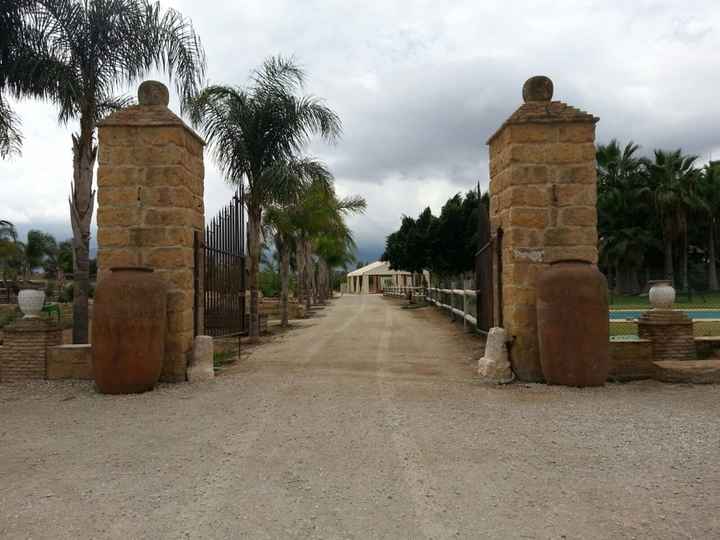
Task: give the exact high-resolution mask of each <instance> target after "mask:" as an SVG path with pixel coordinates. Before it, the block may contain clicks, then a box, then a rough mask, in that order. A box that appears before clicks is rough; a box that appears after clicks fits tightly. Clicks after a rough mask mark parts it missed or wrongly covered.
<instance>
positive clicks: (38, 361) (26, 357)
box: [0, 319, 62, 382]
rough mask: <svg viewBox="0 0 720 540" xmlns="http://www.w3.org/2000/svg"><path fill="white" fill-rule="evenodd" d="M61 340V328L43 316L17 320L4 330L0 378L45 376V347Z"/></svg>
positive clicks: (37, 377)
mask: <svg viewBox="0 0 720 540" xmlns="http://www.w3.org/2000/svg"><path fill="white" fill-rule="evenodd" d="M61 343H62V329H61V328H60V327H59V326H57V325H54V324H51V323H49V322H47V321H45V320H43V319H20V320H18V321H17V322H15V323H13V324H11V325H10V326H7V327H6V328H5V330H4V336H3V346H2V347H1V348H0V381H2V382H18V381H26V380H32V379H45V376H46V367H47V349H48V347H54V346H56V345H60V344H61Z"/></svg>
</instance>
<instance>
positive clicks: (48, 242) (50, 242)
mask: <svg viewBox="0 0 720 540" xmlns="http://www.w3.org/2000/svg"><path fill="white" fill-rule="evenodd" d="M57 250H58V247H57V242H56V240H55V238H54V237H53V235H51V234H50V233H46V232H42V231H38V230H36V229H32V230H30V231H28V234H27V243H26V244H25V264H26V268H27V270H28V271H29V272H30V271H32V270H34V269H35V268H39V267H43V269H45V267H46V264H48V263H49V267H50V268H53V267H54V266H55V265H54V261H55V260H56V259H57Z"/></svg>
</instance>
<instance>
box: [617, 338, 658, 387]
mask: <svg viewBox="0 0 720 540" xmlns="http://www.w3.org/2000/svg"><path fill="white" fill-rule="evenodd" d="M654 376H655V366H654V364H653V347H652V342H651V341H650V340H648V339H639V340H633V341H611V342H610V373H609V374H608V380H611V381H633V380H639V379H652V378H653V377H654Z"/></svg>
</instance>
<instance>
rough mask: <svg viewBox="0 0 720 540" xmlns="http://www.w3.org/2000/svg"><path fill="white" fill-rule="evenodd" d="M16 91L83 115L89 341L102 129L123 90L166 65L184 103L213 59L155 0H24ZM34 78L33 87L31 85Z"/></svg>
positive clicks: (76, 189)
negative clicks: (93, 232)
mask: <svg viewBox="0 0 720 540" xmlns="http://www.w3.org/2000/svg"><path fill="white" fill-rule="evenodd" d="M23 4H24V6H23V9H22V10H21V19H22V22H21V24H22V28H21V30H20V31H19V32H18V36H19V38H18V39H17V40H16V53H17V54H16V55H15V57H14V61H13V63H12V68H11V77H9V78H6V81H7V80H8V79H9V80H10V81H11V82H12V81H14V82H15V83H16V84H14V85H13V86H11V89H12V90H13V91H14V92H15V93H16V94H18V95H30V96H37V95H40V96H42V97H43V98H45V99H48V100H50V101H52V102H53V103H55V104H56V105H57V107H58V110H59V115H58V119H59V121H60V122H61V123H67V122H69V121H70V120H73V119H77V120H78V121H79V122H78V123H79V129H78V131H77V132H76V133H75V134H73V136H72V150H73V180H72V192H71V196H70V221H71V224H72V229H73V250H74V274H75V285H76V286H75V297H74V302H73V304H74V305H73V341H74V342H75V343H87V340H88V294H89V286H90V285H89V275H88V274H89V243H90V225H91V220H92V214H93V208H94V197H95V192H94V191H93V170H94V165H95V160H96V155H97V145H96V143H95V128H96V126H97V123H98V121H99V120H100V119H101V118H103V117H104V116H105V115H106V114H108V113H109V112H111V111H112V110H114V109H116V108H118V107H121V106H124V105H126V104H128V103H129V100H128V99H126V98H119V97H117V96H116V92H117V90H118V88H119V87H120V86H122V85H124V84H127V83H132V82H134V81H137V80H139V79H140V78H141V77H142V76H143V75H145V74H146V73H148V72H149V71H150V70H151V69H153V68H155V69H159V70H160V71H164V72H166V73H168V74H169V75H170V77H171V78H174V80H175V87H176V89H177V91H178V93H179V94H180V95H181V97H182V99H183V102H185V101H187V100H188V99H189V98H190V97H191V96H193V95H194V94H195V93H196V91H197V88H198V85H199V82H200V80H201V79H202V77H203V76H204V72H205V57H204V53H203V51H202V48H201V46H200V42H199V40H198V38H197V36H196V35H195V32H194V30H193V28H192V26H191V24H190V22H189V21H187V20H186V19H184V18H183V17H182V16H181V15H180V14H179V13H178V12H176V11H174V10H172V9H168V10H161V8H160V5H159V4H158V3H155V2H149V1H148V0H34V1H29V2H27V3H23ZM27 81H30V83H31V84H23V82H25V83H27Z"/></svg>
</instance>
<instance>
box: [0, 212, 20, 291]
mask: <svg viewBox="0 0 720 540" xmlns="http://www.w3.org/2000/svg"><path fill="white" fill-rule="evenodd" d="M20 254H21V251H20V247H19V245H18V241H17V230H16V229H15V225H13V224H12V223H11V222H9V221H7V220H4V219H0V270H2V280H3V284H4V287H5V288H7V279H8V278H9V277H10V273H11V270H12V269H13V267H15V266H16V265H17V260H18V257H19V256H20Z"/></svg>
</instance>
